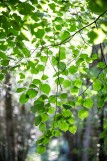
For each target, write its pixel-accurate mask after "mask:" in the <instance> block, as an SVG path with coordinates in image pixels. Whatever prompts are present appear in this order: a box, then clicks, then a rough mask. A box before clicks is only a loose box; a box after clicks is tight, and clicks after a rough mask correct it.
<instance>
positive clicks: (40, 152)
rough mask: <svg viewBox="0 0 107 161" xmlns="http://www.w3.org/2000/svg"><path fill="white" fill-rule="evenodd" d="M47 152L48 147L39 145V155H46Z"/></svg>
mask: <svg viewBox="0 0 107 161" xmlns="http://www.w3.org/2000/svg"><path fill="white" fill-rule="evenodd" d="M45 151H46V147H44V146H43V145H39V146H38V147H37V153H39V154H42V153H44V152H45Z"/></svg>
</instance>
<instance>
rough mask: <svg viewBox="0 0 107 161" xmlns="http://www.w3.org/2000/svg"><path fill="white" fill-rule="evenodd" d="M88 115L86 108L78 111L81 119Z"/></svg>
mask: <svg viewBox="0 0 107 161" xmlns="http://www.w3.org/2000/svg"><path fill="white" fill-rule="evenodd" d="M88 115H89V113H88V111H87V110H84V109H81V110H80V111H79V112H78V117H79V118H80V119H81V120H84V119H85V118H87V117H88Z"/></svg>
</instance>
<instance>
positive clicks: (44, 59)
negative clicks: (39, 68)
mask: <svg viewBox="0 0 107 161" xmlns="http://www.w3.org/2000/svg"><path fill="white" fill-rule="evenodd" d="M47 59H48V58H47V56H41V57H40V60H41V62H43V63H46V62H47Z"/></svg>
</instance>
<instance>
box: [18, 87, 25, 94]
mask: <svg viewBox="0 0 107 161" xmlns="http://www.w3.org/2000/svg"><path fill="white" fill-rule="evenodd" d="M25 90H26V88H24V87H22V88H17V90H16V92H17V93H20V92H23V91H25Z"/></svg>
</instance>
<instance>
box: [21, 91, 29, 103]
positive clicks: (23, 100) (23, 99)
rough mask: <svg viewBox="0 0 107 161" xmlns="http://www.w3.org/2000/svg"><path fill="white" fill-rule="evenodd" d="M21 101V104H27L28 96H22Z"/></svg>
mask: <svg viewBox="0 0 107 161" xmlns="http://www.w3.org/2000/svg"><path fill="white" fill-rule="evenodd" d="M19 101H20V103H22V104H25V103H26V102H27V101H28V96H27V95H26V94H25V93H23V94H21V96H20V99H19Z"/></svg>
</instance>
